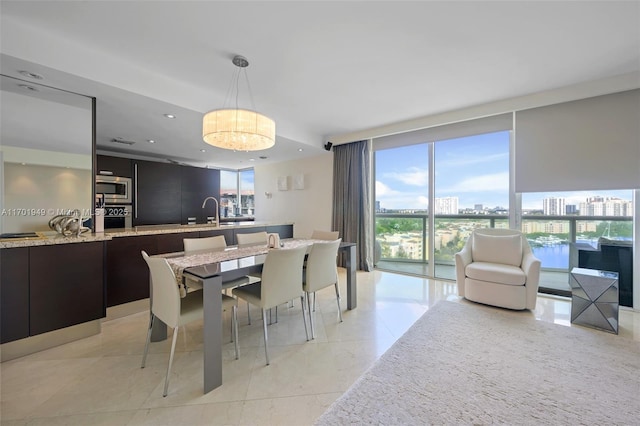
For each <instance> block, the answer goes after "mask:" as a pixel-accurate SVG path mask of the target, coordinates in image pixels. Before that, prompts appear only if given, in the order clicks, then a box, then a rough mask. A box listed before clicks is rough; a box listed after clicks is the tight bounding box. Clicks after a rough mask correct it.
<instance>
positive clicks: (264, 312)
mask: <svg viewBox="0 0 640 426" xmlns="http://www.w3.org/2000/svg"><path fill="white" fill-rule="evenodd" d="M262 326H263V328H264V356H265V358H267V365H269V337H267V310H266V309H263V310H262Z"/></svg>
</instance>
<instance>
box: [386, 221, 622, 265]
mask: <svg viewBox="0 0 640 426" xmlns="http://www.w3.org/2000/svg"><path fill="white" fill-rule="evenodd" d="M375 217H376V240H377V242H378V243H379V244H380V252H381V256H380V260H381V261H382V262H383V263H387V264H388V263H389V262H398V263H400V262H405V263H407V264H411V263H413V264H423V265H426V264H428V262H429V246H428V235H429V232H428V228H427V226H428V223H429V222H428V218H429V217H428V215H426V214H420V213H419V214H398V213H376V216H375ZM434 222H435V232H434V235H435V241H434V246H435V247H434V260H435V262H434V270H435V276H436V277H438V278H453V271H452V269H453V266H454V255H455V253H456V252H458V251H459V250H460V249H462V246H463V245H464V243H465V241H466V240H467V238H468V236H469V234H470V233H471V232H472V231H473V230H474V229H476V228H486V227H490V228H508V227H509V218H508V217H507V216H506V215H474V214H471V215H468V214H467V215H436V216H435V220H434ZM521 223H522V230H523V232H524V233H525V235H526V236H527V239H528V240H529V243H530V244H531V246H532V249H533V251H534V253H535V254H536V256H537V257H538V258H540V259H541V261H542V270H543V271H552V272H565V273H566V272H568V268H569V243H572V242H576V241H580V242H585V241H586V242H591V243H592V244H594V245H595V244H596V242H597V239H598V238H599V237H601V236H605V237H609V238H626V239H631V238H632V235H633V229H632V227H633V218H632V217H630V216H542V215H524V216H522V218H521ZM407 267H409V265H405V268H407ZM414 270H417V269H415V268H414ZM422 270H423V271H424V270H426V268H423V269H422ZM416 273H418V272H416ZM423 275H426V274H423Z"/></svg>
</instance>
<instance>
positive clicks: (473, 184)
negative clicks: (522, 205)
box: [436, 172, 509, 196]
mask: <svg viewBox="0 0 640 426" xmlns="http://www.w3.org/2000/svg"><path fill="white" fill-rule="evenodd" d="M436 191H437V192H438V193H439V194H451V195H455V194H460V193H467V192H489V191H509V172H502V173H492V174H486V175H479V176H473V177H471V178H468V179H464V180H461V181H460V182H456V183H455V184H454V185H453V186H451V187H448V188H438V182H437V181H436ZM443 196H444V195H443Z"/></svg>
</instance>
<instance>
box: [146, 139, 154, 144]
mask: <svg viewBox="0 0 640 426" xmlns="http://www.w3.org/2000/svg"><path fill="white" fill-rule="evenodd" d="M147 142H149V143H156V141H154V140H153V139H147Z"/></svg>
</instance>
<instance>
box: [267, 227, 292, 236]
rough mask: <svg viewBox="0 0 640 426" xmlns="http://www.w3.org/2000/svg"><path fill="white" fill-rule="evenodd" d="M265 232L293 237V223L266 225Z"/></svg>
mask: <svg viewBox="0 0 640 426" xmlns="http://www.w3.org/2000/svg"><path fill="white" fill-rule="evenodd" d="M267 232H268V233H269V234H272V233H275V234H278V235H280V238H293V225H275V226H267Z"/></svg>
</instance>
